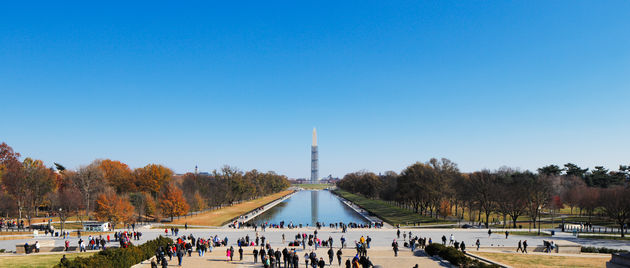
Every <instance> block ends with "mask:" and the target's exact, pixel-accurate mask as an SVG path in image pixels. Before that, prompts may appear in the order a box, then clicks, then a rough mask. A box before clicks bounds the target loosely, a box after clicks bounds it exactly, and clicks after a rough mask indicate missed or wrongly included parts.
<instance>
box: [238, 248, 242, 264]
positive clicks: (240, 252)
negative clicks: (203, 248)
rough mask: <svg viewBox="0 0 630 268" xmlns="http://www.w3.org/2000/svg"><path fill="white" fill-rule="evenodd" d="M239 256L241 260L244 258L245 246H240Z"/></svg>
mask: <svg viewBox="0 0 630 268" xmlns="http://www.w3.org/2000/svg"><path fill="white" fill-rule="evenodd" d="M238 257H239V260H240V261H242V260H243V247H239V248H238Z"/></svg>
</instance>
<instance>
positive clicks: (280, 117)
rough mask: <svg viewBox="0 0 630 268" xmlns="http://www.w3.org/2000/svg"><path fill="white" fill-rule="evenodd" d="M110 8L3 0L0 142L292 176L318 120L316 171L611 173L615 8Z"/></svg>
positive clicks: (616, 124) (623, 83)
mask: <svg viewBox="0 0 630 268" xmlns="http://www.w3.org/2000/svg"><path fill="white" fill-rule="evenodd" d="M128 2H129V1H125V2H107V3H106V4H94V3H87V2H85V1H79V2H75V3H71V2H63V3H58V2H55V3H51V2H28V3H26V2H24V3H21V2H20V3H17V2H16V3H5V4H3V7H2V8H1V9H0V113H1V114H2V117H1V118H2V119H1V120H0V141H5V142H7V143H8V144H9V145H11V146H12V147H13V148H14V149H15V150H17V151H19V152H21V153H22V154H23V155H25V156H31V157H34V158H38V159H42V160H44V161H45V162H46V163H47V164H49V165H51V164H52V162H59V163H62V164H64V165H66V166H67V167H70V168H75V167H78V166H79V165H83V164H87V163H89V162H91V161H92V160H94V159H96V158H110V159H117V160H121V161H123V162H126V163H128V164H129V165H130V166H132V167H140V166H143V165H145V164H147V163H161V164H165V165H167V166H169V167H171V168H173V169H174V170H175V171H176V172H186V171H191V170H192V169H193V168H194V166H195V165H199V167H200V169H201V170H205V171H210V170H212V169H215V168H219V167H221V166H222V165H224V164H229V165H233V166H236V167H239V168H240V169H243V170H246V169H252V168H256V169H259V170H263V171H267V170H274V171H276V172H278V173H282V174H286V175H288V176H289V177H308V176H309V174H310V142H311V131H312V128H313V127H317V129H318V134H319V145H320V146H319V152H320V175H322V176H325V175H328V174H332V175H333V176H343V175H344V174H346V173H348V172H352V171H357V170H362V169H366V170H371V171H374V172H383V171H386V170H394V171H397V172H398V171H400V170H401V169H403V168H404V167H406V166H407V165H409V164H411V163H414V162H416V161H426V160H428V159H429V158H431V157H447V158H449V159H451V160H453V161H455V162H456V163H458V164H459V166H460V168H461V169H462V170H463V171H473V170H478V169H482V168H490V169H495V168H498V167H500V166H504V165H506V166H511V167H519V168H522V169H535V168H538V167H540V166H543V165H546V164H550V163H555V164H564V163H567V162H573V163H576V164H578V165H581V166H587V167H592V166H595V165H604V166H606V167H608V168H612V169H616V168H617V167H618V165H619V164H630V157H628V156H629V155H630V154H629V152H630V145H629V140H628V137H629V133H630V124H629V121H628V118H629V115H630V105H628V100H629V99H630V16H628V14H630V2H628V1H402V2H399V1H342V2H341V3H340V1H313V2H309V3H296V1H251V2H246V1H224V3H208V1H201V2H188V3H185V4H184V3H175V2H155V1H151V2H134V3H128ZM297 2H302V1H297Z"/></svg>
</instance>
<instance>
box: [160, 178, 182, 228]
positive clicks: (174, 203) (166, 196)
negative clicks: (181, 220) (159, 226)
mask: <svg viewBox="0 0 630 268" xmlns="http://www.w3.org/2000/svg"><path fill="white" fill-rule="evenodd" d="M159 203H160V209H161V210H162V214H163V215H165V216H168V217H171V221H173V217H176V216H182V215H186V213H188V209H189V206H188V203H187V202H186V199H184V193H183V192H182V190H181V189H179V188H177V187H176V186H174V185H172V184H167V185H166V186H165V187H164V190H163V191H162V195H161V197H160V202H159Z"/></svg>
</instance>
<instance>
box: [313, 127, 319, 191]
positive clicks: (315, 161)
mask: <svg viewBox="0 0 630 268" xmlns="http://www.w3.org/2000/svg"><path fill="white" fill-rule="evenodd" d="M317 161H318V160H317V130H315V128H313V144H312V145H311V183H317V180H318V179H319V178H318V177H319V169H318V165H317Z"/></svg>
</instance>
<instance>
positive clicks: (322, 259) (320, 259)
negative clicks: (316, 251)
mask: <svg viewBox="0 0 630 268" xmlns="http://www.w3.org/2000/svg"><path fill="white" fill-rule="evenodd" d="M317 266H318V267H319V268H324V267H325V266H326V262H325V261H324V258H322V257H320V258H319V262H317Z"/></svg>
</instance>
